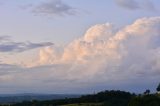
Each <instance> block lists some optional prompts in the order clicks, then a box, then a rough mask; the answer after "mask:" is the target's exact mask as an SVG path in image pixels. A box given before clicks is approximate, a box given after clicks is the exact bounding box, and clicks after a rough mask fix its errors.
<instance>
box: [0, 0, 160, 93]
mask: <svg viewBox="0 0 160 106" xmlns="http://www.w3.org/2000/svg"><path fill="white" fill-rule="evenodd" d="M159 5H160V1H159V0H99V1H98V0H23V1H22V0H0V94H16V93H48V94H50V93H52V94H54V93H56V94H57V93H61V94H64V93H68V94H71V93H75V94H80V93H93V92H98V91H101V90H111V89H115V90H117V89H118V90H126V91H130V92H136V93H139V92H144V91H145V90H146V89H150V90H151V91H152V92H155V89H156V86H157V85H158V83H159V82H160V80H159V79H160V7H159Z"/></svg>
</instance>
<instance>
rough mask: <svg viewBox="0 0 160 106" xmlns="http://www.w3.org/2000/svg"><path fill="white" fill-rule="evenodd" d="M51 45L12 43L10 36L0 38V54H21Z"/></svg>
mask: <svg viewBox="0 0 160 106" xmlns="http://www.w3.org/2000/svg"><path fill="white" fill-rule="evenodd" d="M51 45H53V43H51V42H42V43H32V42H14V41H12V40H11V38H10V36H0V52H23V51H27V50H31V49H36V48H40V47H45V46H51Z"/></svg>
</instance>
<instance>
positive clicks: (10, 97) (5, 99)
mask: <svg viewBox="0 0 160 106" xmlns="http://www.w3.org/2000/svg"><path fill="white" fill-rule="evenodd" d="M77 97H80V95H78V94H77V95H76V94H75V95H73V94H72V95H69V94H32V93H26V94H2V95H0V104H3V103H17V102H23V101H33V100H38V101H44V100H55V99H65V98H77Z"/></svg>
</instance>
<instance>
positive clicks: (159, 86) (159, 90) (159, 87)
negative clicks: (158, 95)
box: [157, 83, 160, 92]
mask: <svg viewBox="0 0 160 106" xmlns="http://www.w3.org/2000/svg"><path fill="white" fill-rule="evenodd" d="M157 92H160V83H159V85H158V87H157Z"/></svg>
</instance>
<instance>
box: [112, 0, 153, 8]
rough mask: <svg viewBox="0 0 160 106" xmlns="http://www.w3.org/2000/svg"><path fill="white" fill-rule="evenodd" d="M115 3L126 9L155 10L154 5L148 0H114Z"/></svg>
mask: <svg viewBox="0 0 160 106" xmlns="http://www.w3.org/2000/svg"><path fill="white" fill-rule="evenodd" d="M115 2H116V4H117V5H118V6H120V7H122V8H125V9H128V10H136V9H144V10H149V11H155V10H156V7H155V5H154V3H153V2H152V1H150V0H142V1H138V0H115Z"/></svg>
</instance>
